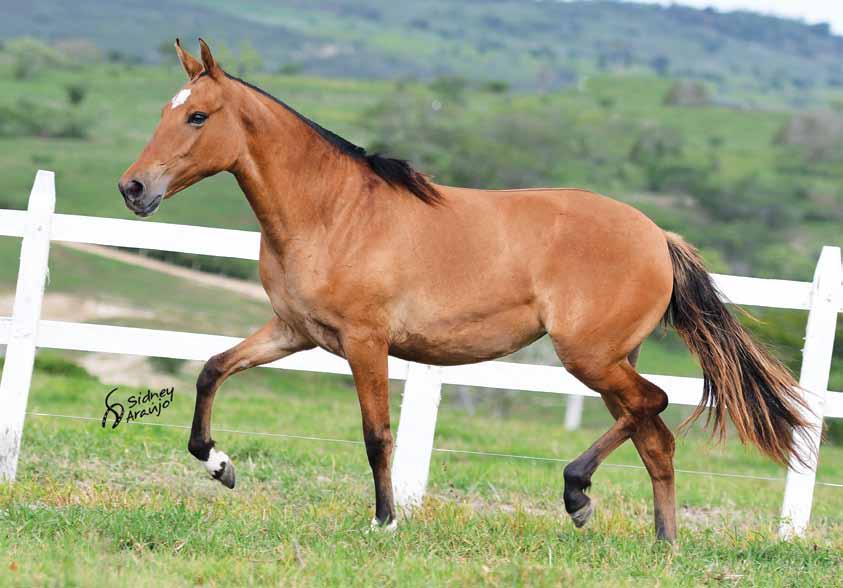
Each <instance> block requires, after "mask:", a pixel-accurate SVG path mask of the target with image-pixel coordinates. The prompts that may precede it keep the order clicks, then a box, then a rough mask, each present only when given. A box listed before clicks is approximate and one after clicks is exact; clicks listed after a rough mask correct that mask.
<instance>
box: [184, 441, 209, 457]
mask: <svg viewBox="0 0 843 588" xmlns="http://www.w3.org/2000/svg"><path fill="white" fill-rule="evenodd" d="M213 446H214V442H213V440H212V441H203V440H202V439H191V440H190V441H188V442H187V450H188V451H189V452H190V454H191V455H192V456H193V457H195V458H196V459H198V460H199V461H208V455H210V453H211V449H212V448H213Z"/></svg>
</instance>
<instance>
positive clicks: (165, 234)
mask: <svg viewBox="0 0 843 588" xmlns="http://www.w3.org/2000/svg"><path fill="white" fill-rule="evenodd" d="M54 209H55V185H54V176H53V173H52V172H48V171H43V170H42V171H39V172H38V175H37V176H36V178H35V184H34V186H33V188H32V193H31V194H30V198H29V207H28V210H26V211H19V210H0V236H12V237H23V243H22V246H21V261H20V270H19V274H18V282H17V290H16V293H15V303H14V309H13V312H12V317H10V318H9V317H0V344H3V343H6V344H7V350H6V363H5V369H4V370H3V374H2V379H0V480H6V481H12V480H14V477H15V472H16V469H17V461H18V453H19V449H20V442H21V436H22V431H23V423H24V416H25V412H26V403H27V396H28V394H29V387H30V383H31V379H32V368H33V362H34V359H35V350H36V348H37V347H49V348H55V349H69V350H77V351H92V352H104V353H124V354H133V355H144V356H157V357H170V358H178V359H189V360H200V361H204V360H206V359H208V358H209V357H210V356H212V355H214V354H216V353H219V352H221V351H223V350H225V349H228V348H229V347H231V346H233V345H234V344H236V343H237V342H238V341H239V339H237V338H234V337H222V336H217V335H205V334H199V333H184V332H176V331H161V330H153V329H135V328H127V327H117V326H109V325H94V324H83V323H76V322H64V321H49V320H41V303H42V298H43V294H44V287H45V282H46V278H47V275H48V259H49V248H50V241H71V242H76V243H92V244H99V245H110V246H122V247H139V248H145V249H159V250H166V251H180V252H183V253H195V254H204V255H216V256H224V257H235V258H240V259H252V260H256V259H258V249H259V235H258V233H252V232H246V231H234V230H224V229H214V228H206V227H194V226H185V225H172V224H163V223H150V222H143V221H134V220H118V219H110V218H96V217H85V216H76V215H68V214H55V213H54ZM840 264H841V260H840V249H839V248H837V247H824V248H823V251H822V254H821V255H820V260H819V263H818V264H817V268H816V272H815V274H814V281H813V283H808V282H795V281H789V280H768V279H757V278H745V277H738V276H726V275H717V274H713V277H714V279H715V281H716V283H717V286H718V287H719V288H720V290H721V292H722V293H723V294H724V297H725V298H726V299H728V300H729V301H731V302H734V303H736V304H746V305H753V306H767V307H773V308H786V309H799V310H808V311H809V317H808V325H807V331H806V336H805V347H804V349H803V359H802V371H801V376H800V384H801V386H802V387H803V388H804V389H805V390H806V391H808V401H809V403H810V405H811V407H812V408H813V410H814V416H813V417H812V418H811V420H812V421H813V423H814V425H816V428H815V429H814V430H813V431H812V434H811V435H810V437H809V439H810V445H811V446H812V447H813V448H814V449H816V452H815V453H816V454H817V455H818V454H819V430H820V426H821V423H822V418H823V416H825V417H831V418H841V417H843V393H839V392H828V390H827V388H828V378H829V371H830V369H831V355H832V346H833V343H834V331H835V327H836V322H837V314H838V312H840V311H841V301H843V294H841V265H840ZM266 367H270V368H281V369H292V370H305V371H315V372H327V373H336V374H350V373H351V371H350V369H349V367H348V364H347V363H346V362H345V361H344V360H343V359H341V358H339V357H337V356H334V355H331V354H329V353H327V352H325V351H322V350H312V351H307V352H302V353H298V354H295V355H293V356H290V357H287V358H284V359H282V360H280V361H276V362H273V363H271V364H268V365H267V366H266ZM389 377H390V378H393V379H400V380H405V381H406V384H405V387H404V395H403V400H402V405H401V418H400V422H399V426H398V433H397V439H396V449H395V456H394V459H393V464H392V472H393V485H394V489H395V496H396V501H397V502H398V504H399V505H400V506H402V507H411V506H414V505H416V504H418V503H419V502H420V501H421V499H422V497H423V496H424V492H425V487H426V485H427V476H428V470H429V467H430V457H431V453H432V450H433V436H434V431H435V426H436V415H437V411H438V406H439V400H440V395H441V388H442V385H443V384H460V385H468V386H480V387H489V388H509V389H514V390H526V391H534V392H549V393H555V394H567V395H570V396H569V400H574V399H579V400H580V402H579V403H577V402H570V403H569V412H568V415H567V418H566V425H567V426H568V427H572V428H575V427H576V426H578V424H579V412H578V411H579V410H580V409H581V398H582V397H583V396H597V394H595V393H594V392H592V391H591V390H589V389H588V388H586V387H585V386H583V384H581V383H580V382H579V381H577V380H576V379H574V378H573V377H572V376H571V375H570V374H568V373H567V372H566V371H565V370H564V369H563V368H561V367H552V366H543V365H525V364H516V363H508V362H503V361H492V362H485V363H479V364H473V365H466V366H453V367H434V366H426V365H421V364H415V363H412V362H406V361H401V360H398V359H395V358H390V360H389ZM646 377H647V378H648V379H650V380H652V381H653V382H655V383H656V384H657V385H659V386H660V387H661V388H663V389H664V390H666V391H667V393H668V396H669V398H670V402H671V403H673V404H685V405H693V406H695V405H697V404H698V403H699V400H700V397H701V392H702V380H700V379H698V378H682V377H674V376H660V375H647V376H646ZM578 407H580V408H578ZM816 465H817V464H816V462H815V463H813V465H812V467H811V468H809V469H808V470H807V471H797V470H796V469H789V470H788V474H787V482H786V488H785V495H784V503H783V506H782V525H781V531H780V532H781V534H782V536H783V537H789V536H791V535H793V534H796V535H801V534H803V533H804V531H805V529H806V528H807V524H808V520H809V517H810V512H811V504H812V501H813V491H814V485H815V477H816ZM795 467H796V466H794V468H795Z"/></svg>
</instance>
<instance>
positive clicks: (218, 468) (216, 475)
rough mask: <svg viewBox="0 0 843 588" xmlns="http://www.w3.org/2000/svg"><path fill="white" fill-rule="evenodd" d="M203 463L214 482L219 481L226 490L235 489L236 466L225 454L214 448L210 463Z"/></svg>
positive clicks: (209, 455) (209, 458) (209, 459)
mask: <svg viewBox="0 0 843 588" xmlns="http://www.w3.org/2000/svg"><path fill="white" fill-rule="evenodd" d="M202 463H203V465H204V466H205V469H206V470H208V473H209V474H210V475H211V477H212V478H213V479H214V480H219V481H220V483H221V484H222V485H223V486H225V487H226V488H234V464H232V463H231V458H230V457H228V456H227V455H226V454H225V453H223V452H222V451H217V450H216V449H214V448H213V447H212V448H211V452H210V453H209V454H208V461H205V462H202Z"/></svg>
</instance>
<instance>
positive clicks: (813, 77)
mask: <svg viewBox="0 0 843 588" xmlns="http://www.w3.org/2000/svg"><path fill="white" fill-rule="evenodd" d="M0 9H2V12H3V14H4V18H3V19H2V20H0V38H9V37H15V36H20V35H22V34H28V35H34V36H37V37H39V38H42V39H46V40H49V41H53V42H55V41H63V42H68V41H69V40H72V39H80V38H81V39H90V40H92V41H93V42H94V43H95V44H96V45H97V46H99V47H101V48H103V49H104V50H105V52H106V53H107V54H108V55H109V56H110V57H111V58H112V59H121V58H125V57H132V58H135V59H141V60H144V61H158V60H160V59H162V54H161V53H160V52H159V47H160V46H161V43H162V41H166V42H167V45H168V46H169V44H170V43H171V42H172V39H173V38H175V37H176V36H181V37H183V38H195V37H196V36H199V35H202V36H204V37H205V38H207V39H210V40H212V41H215V42H216V43H217V44H220V43H224V44H225V45H226V46H227V47H228V50H227V52H226V57H229V56H230V57H231V58H230V59H223V62H224V63H225V62H228V63H229V65H231V62H232V60H233V59H235V58H237V59H239V57H240V56H243V57H244V59H246V60H247V61H248V62H249V63H250V64H255V63H256V56H257V58H258V59H257V61H260V62H261V63H260V65H261V66H262V67H263V68H264V69H266V70H268V71H279V70H280V69H284V68H286V69H288V70H290V69H295V70H299V69H300V70H302V71H304V72H306V73H310V74H319V75H323V76H342V77H353V78H382V79H395V78H406V79H412V78H419V79H431V78H434V77H437V76H441V75H458V76H461V77H466V78H469V79H477V80H501V81H504V82H506V83H509V84H511V85H513V86H515V87H518V88H532V89H548V88H558V87H562V86H567V85H572V84H575V83H576V82H577V81H578V80H580V79H582V78H583V76H587V75H593V74H595V73H601V72H602V73H606V72H637V73H646V72H650V73H655V74H658V75H662V76H674V77H675V76H682V77H693V78H698V79H704V80H707V81H709V82H711V83H713V84H716V85H717V86H718V88H719V90H720V94H721V96H722V97H723V98H724V99H726V100H728V101H740V102H748V101H753V100H757V99H759V98H761V99H763V100H769V99H770V97H771V96H776V97H777V99H784V100H787V101H789V102H791V103H806V102H814V101H818V100H822V98H823V93H824V91H825V90H826V89H828V88H839V87H840V86H841V84H843V66H841V56H843V39H841V38H840V37H835V36H833V35H831V34H830V32H829V29H828V27H827V26H825V25H815V26H807V25H805V24H802V23H799V22H796V21H789V20H783V19H778V18H772V17H766V16H760V15H757V14H751V13H730V14H720V13H717V12H714V11H711V10H705V11H700V10H695V9H691V8H685V7H680V6H670V7H661V6H653V5H643V4H634V3H626V2H623V3H621V2H524V1H521V0H473V1H469V2H450V1H447V0H426V1H424V2H401V3H397V2H391V1H389V0H362V1H361V0H333V1H332V2H310V1H303V0H292V1H287V2H283V3H278V2H269V1H268V0H249V1H248V2H236V3H232V2H223V1H221V0H207V1H206V0H202V1H198V0H146V1H144V2H141V1H139V0H117V1H106V0H79V1H77V2H72V3H67V2H60V1H58V0H32V1H30V2H26V3H20V2H13V1H12V0H2V1H0ZM71 45H72V43H71ZM76 48H77V49H78V45H77V46H76Z"/></svg>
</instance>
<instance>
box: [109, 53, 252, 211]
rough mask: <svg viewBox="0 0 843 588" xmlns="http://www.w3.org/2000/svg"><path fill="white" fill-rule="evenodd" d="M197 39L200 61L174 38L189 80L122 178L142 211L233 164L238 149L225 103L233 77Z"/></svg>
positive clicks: (127, 195)
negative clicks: (223, 69) (226, 74)
mask: <svg viewBox="0 0 843 588" xmlns="http://www.w3.org/2000/svg"><path fill="white" fill-rule="evenodd" d="M199 43H200V45H201V48H202V62H201V63H200V62H199V61H198V60H197V59H196V58H194V57H193V56H192V55H190V54H189V53H188V52H187V51H185V50H184V49H182V48H181V44H180V43H179V41H178V40H176V53H178V56H179V61H181V64H182V67H184V70H185V72H187V77H188V80H189V81H188V82H187V84H185V85H184V86H183V87H182V89H181V90H179V91H178V93H176V95H175V96H173V98H172V99H171V100H170V101H169V102H167V104H165V105H164V108H163V109H162V111H161V120H160V122H159V123H158V127H157V128H156V129H155V133H154V134H153V135H152V139H150V141H149V143H147V145H146V147H145V148H144V150H143V151H142V152H141V154H140V157H139V158H138V160H137V161H135V163H133V164H132V165H131V166H129V169H127V170H126V172H125V173H124V174H123V176H122V177H121V178H120V182H119V184H118V188H119V189H120V193H121V194H122V195H123V199H124V200H125V201H126V206H127V207H128V208H129V210H131V211H132V212H134V213H135V214H137V215H138V216H149V215H151V214H152V213H154V212H155V211H156V210H158V207H159V206H160V205H161V201H162V200H163V199H164V198H169V197H170V196H172V195H173V194H175V193H177V192H179V191H181V190H184V189H185V188H187V187H188V186H191V185H193V184H195V183H196V182H198V181H199V180H201V179H202V178H204V177H207V176H211V175H213V174H215V173H217V172H220V171H223V170H227V169H230V168H231V166H232V165H233V164H234V162H235V161H236V160H237V157H238V155H239V153H240V150H241V147H242V143H241V142H242V138H241V137H242V135H241V133H238V132H236V131H235V129H237V128H238V122H239V121H238V120H235V119H236V118H237V113H236V112H235V110H236V108H231V107H226V101H225V95H226V89H227V88H228V87H229V85H230V84H231V81H230V80H229V79H228V78H226V76H225V73H224V72H223V71H222V69H221V68H220V67H219V65H217V63H216V61H215V60H214V57H213V55H211V50H210V49H209V48H208V45H207V44H205V42H204V41H203V40H202V39H199Z"/></svg>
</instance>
